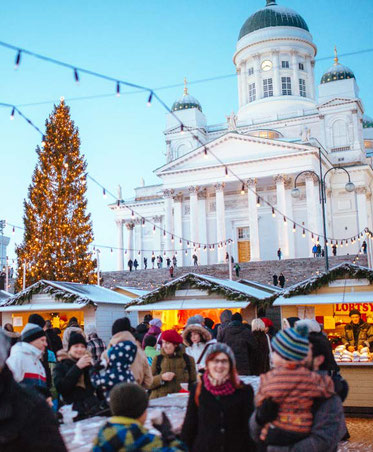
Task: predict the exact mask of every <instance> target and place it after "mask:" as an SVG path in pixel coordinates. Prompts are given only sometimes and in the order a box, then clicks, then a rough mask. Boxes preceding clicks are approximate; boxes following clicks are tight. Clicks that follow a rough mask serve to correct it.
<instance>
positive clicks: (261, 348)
mask: <svg viewBox="0 0 373 452" xmlns="http://www.w3.org/2000/svg"><path fill="white" fill-rule="evenodd" d="M251 332H252V335H253V339H254V341H255V350H256V352H255V353H254V354H253V358H254V359H253V363H252V365H251V371H252V373H253V375H261V374H265V373H266V372H268V371H269V369H270V368H271V342H270V339H269V337H268V335H267V334H266V333H265V324H264V322H263V320H262V319H253V320H252V322H251Z"/></svg>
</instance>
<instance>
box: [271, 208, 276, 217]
mask: <svg viewBox="0 0 373 452" xmlns="http://www.w3.org/2000/svg"><path fill="white" fill-rule="evenodd" d="M275 216H276V212H275V209H274V208H273V207H272V217H273V218H275Z"/></svg>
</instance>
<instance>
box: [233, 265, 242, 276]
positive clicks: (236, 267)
mask: <svg viewBox="0 0 373 452" xmlns="http://www.w3.org/2000/svg"><path fill="white" fill-rule="evenodd" d="M234 270H235V272H236V276H237V278H239V277H240V270H241V267H240V266H239V265H238V262H237V263H236V264H235V265H234Z"/></svg>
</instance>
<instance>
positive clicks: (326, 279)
mask: <svg viewBox="0 0 373 452" xmlns="http://www.w3.org/2000/svg"><path fill="white" fill-rule="evenodd" d="M346 276H349V277H350V278H356V279H362V278H366V279H367V280H368V281H369V282H370V283H373V270H371V269H370V268H367V267H362V266H360V265H355V264H350V263H348V262H345V263H343V264H341V265H338V266H337V267H334V268H332V269H331V270H329V271H328V272H323V273H320V274H319V275H316V276H313V277H312V278H309V279H307V280H305V281H302V282H300V283H298V284H295V285H294V286H291V287H290V288H289V289H287V290H285V292H284V293H283V297H284V298H290V297H293V296H295V295H307V294H309V293H311V292H313V291H314V290H317V289H320V288H321V287H323V286H325V285H326V284H328V283H330V282H332V281H335V280H336V279H343V278H345V277H346Z"/></svg>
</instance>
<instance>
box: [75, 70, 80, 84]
mask: <svg viewBox="0 0 373 452" xmlns="http://www.w3.org/2000/svg"><path fill="white" fill-rule="evenodd" d="M74 79H75V82H76V83H77V84H79V74H78V71H77V70H76V69H74Z"/></svg>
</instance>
